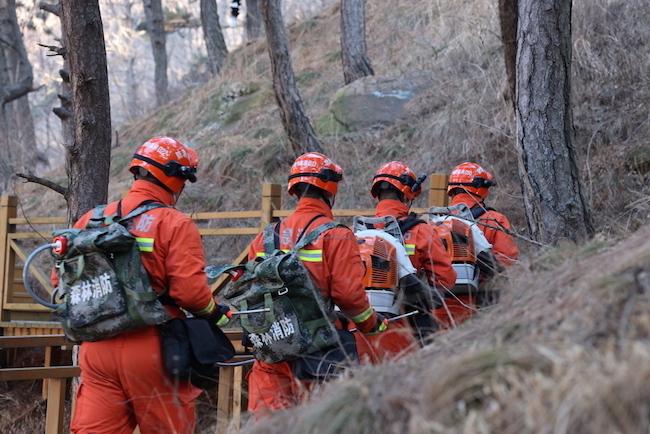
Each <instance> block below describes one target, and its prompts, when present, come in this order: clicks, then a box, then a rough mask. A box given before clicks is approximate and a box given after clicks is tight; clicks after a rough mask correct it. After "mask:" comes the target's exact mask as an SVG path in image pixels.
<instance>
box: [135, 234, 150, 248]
mask: <svg viewBox="0 0 650 434" xmlns="http://www.w3.org/2000/svg"><path fill="white" fill-rule="evenodd" d="M135 242H136V243H138V250H140V251H141V252H153V242H154V239H153V238H141V237H136V239H135Z"/></svg>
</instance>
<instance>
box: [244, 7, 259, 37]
mask: <svg viewBox="0 0 650 434" xmlns="http://www.w3.org/2000/svg"><path fill="white" fill-rule="evenodd" d="M261 36H262V11H261V10H260V0H246V40H247V41H254V40H255V39H258V38H260V37H261Z"/></svg>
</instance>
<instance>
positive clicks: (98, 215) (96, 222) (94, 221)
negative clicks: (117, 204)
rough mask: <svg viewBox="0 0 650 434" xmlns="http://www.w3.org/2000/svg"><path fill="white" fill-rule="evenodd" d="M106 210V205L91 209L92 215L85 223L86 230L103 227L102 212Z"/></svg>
mask: <svg viewBox="0 0 650 434" xmlns="http://www.w3.org/2000/svg"><path fill="white" fill-rule="evenodd" d="M105 210H106V205H98V206H96V207H95V208H93V211H92V215H91V216H90V219H89V220H88V223H86V229H95V228H99V227H101V226H103V225H104V211H105Z"/></svg>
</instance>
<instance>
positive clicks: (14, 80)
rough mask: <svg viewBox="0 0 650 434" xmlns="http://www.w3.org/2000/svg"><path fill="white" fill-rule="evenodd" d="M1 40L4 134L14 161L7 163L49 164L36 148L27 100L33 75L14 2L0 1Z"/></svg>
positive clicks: (11, 0) (0, 91)
mask: <svg viewBox="0 0 650 434" xmlns="http://www.w3.org/2000/svg"><path fill="white" fill-rule="evenodd" d="M0 39H1V40H0V50H2V51H4V62H3V67H4V71H5V73H4V74H3V77H2V79H0V95H2V97H1V98H0V99H2V100H3V102H4V103H6V105H5V106H4V109H5V116H6V122H7V129H6V130H5V131H6V134H7V135H8V138H7V140H8V144H9V146H11V147H12V148H13V150H12V152H11V154H12V159H11V160H10V161H8V163H9V164H10V165H11V166H12V167H13V168H14V169H16V168H18V167H25V168H29V166H32V167H33V166H35V165H36V164H47V160H46V159H45V157H44V155H43V154H42V153H41V152H39V151H38V148H37V147H36V134H35V132H34V119H33V117H32V112H31V108H30V106H29V97H28V93H29V92H31V91H32V90H33V72H32V65H31V63H30V62H29V58H28V57H27V51H26V50H25V44H24V42H23V36H22V33H21V31H20V27H19V25H18V19H17V17H16V2H15V0H0Z"/></svg>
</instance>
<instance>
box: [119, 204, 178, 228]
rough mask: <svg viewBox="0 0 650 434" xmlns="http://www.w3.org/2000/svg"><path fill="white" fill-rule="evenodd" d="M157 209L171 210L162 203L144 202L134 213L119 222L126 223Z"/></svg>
mask: <svg viewBox="0 0 650 434" xmlns="http://www.w3.org/2000/svg"><path fill="white" fill-rule="evenodd" d="M156 208H169V207H168V206H167V205H163V204H162V203H160V202H154V201H144V202H142V203H141V204H140V205H138V206H137V207H136V208H135V209H134V210H133V211H131V212H130V213H128V214H127V215H125V216H124V217H122V218H120V219H119V220H117V222H118V223H124V222H125V221H127V220H131V219H132V218H135V217H137V216H139V215H140V214H144V213H145V212H147V211H151V210H152V209H156Z"/></svg>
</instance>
